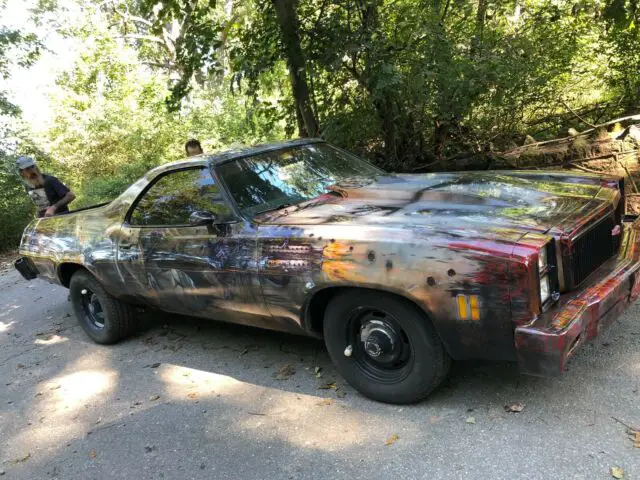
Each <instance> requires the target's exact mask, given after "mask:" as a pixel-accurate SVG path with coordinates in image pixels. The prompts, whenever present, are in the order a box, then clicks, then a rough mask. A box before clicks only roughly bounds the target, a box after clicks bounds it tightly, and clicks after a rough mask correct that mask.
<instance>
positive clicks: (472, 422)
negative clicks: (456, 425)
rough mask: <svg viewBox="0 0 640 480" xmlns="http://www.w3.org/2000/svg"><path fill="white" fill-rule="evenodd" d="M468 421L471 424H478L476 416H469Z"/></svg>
mask: <svg viewBox="0 0 640 480" xmlns="http://www.w3.org/2000/svg"><path fill="white" fill-rule="evenodd" d="M467 423H470V424H471V425H475V424H476V417H469V418H467Z"/></svg>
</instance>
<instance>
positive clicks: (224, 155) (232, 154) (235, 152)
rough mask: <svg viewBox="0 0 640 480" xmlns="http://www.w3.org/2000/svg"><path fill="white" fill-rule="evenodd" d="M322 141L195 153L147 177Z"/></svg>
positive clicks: (313, 140)
mask: <svg viewBox="0 0 640 480" xmlns="http://www.w3.org/2000/svg"><path fill="white" fill-rule="evenodd" d="M323 142H324V140H322V139H319V138H301V139H298V140H289V141H285V142H276V143H269V144H265V145H258V146H255V147H241V148H235V149H230V150H225V151H223V152H220V153H214V154H206V153H204V154H202V155H197V156H194V157H190V158H186V159H183V160H178V161H175V162H170V163H165V164H163V165H160V166H159V167H156V168H154V169H153V170H151V171H149V173H147V178H153V177H156V176H158V175H160V174H162V173H165V172H168V171H171V170H179V169H182V168H193V167H206V166H213V165H220V164H222V163H226V162H229V161H231V160H235V159H238V158H245V157H251V156H253V155H259V154H261V153H265V152H273V151H277V150H283V149H286V148H291V147H298V146H302V145H310V144H313V143H323Z"/></svg>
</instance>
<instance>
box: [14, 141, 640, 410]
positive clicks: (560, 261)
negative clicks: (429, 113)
mask: <svg viewBox="0 0 640 480" xmlns="http://www.w3.org/2000/svg"><path fill="white" fill-rule="evenodd" d="M624 211H625V210H624V185H623V180H622V179H621V178H616V177H599V176H594V175H575V174H574V173H568V172H541V171H495V172H490V171H482V172H462V173H439V174H420V175H394V174H388V173H385V172H384V171H382V170H380V169H378V168H376V167H374V166H372V165H371V164H369V163H367V162H366V161H364V160H362V159H360V158H357V157H356V156H354V155H352V154H350V153H348V152H345V151H343V150H341V149H338V148H336V147H334V146H331V145H329V144H327V143H325V142H322V141H320V140H298V141H293V142H286V143H280V144H277V145H270V146H263V147H257V148H252V149H245V150H234V151H229V152H225V153H222V154H216V155H202V156H200V157H193V158H192V159H189V160H184V161H180V162H175V163H171V164H167V165H163V166H161V167H158V168H156V169H154V170H152V171H150V172H149V173H148V174H147V175H146V176H144V178H142V179H140V180H138V181H137V182H135V183H134V184H133V185H132V186H131V187H129V188H128V189H127V190H126V191H125V192H124V193H123V194H122V195H120V196H119V197H118V198H116V199H115V200H113V201H112V202H110V203H108V204H106V205H102V206H98V207H95V208H90V209H87V210H83V211H77V212H72V213H69V214H65V215H59V216H56V217H52V218H42V219H36V220H34V221H33V222H32V223H31V224H30V225H29V226H28V227H27V228H26V230H25V232H24V236H23V238H22V243H21V246H20V252H21V254H22V258H21V259H20V260H18V261H17V263H16V267H17V268H18V269H19V270H20V271H21V272H22V273H23V275H24V276H25V277H26V278H35V277H36V276H38V277H41V278H44V279H47V280H49V281H52V282H55V283H58V284H61V285H64V286H65V287H68V288H69V290H70V298H71V301H72V304H73V308H74V311H75V314H76V316H77V318H78V320H79V322H80V325H82V327H83V329H84V330H85V331H86V333H87V334H88V335H89V336H90V337H91V338H92V339H93V340H95V341H96V342H98V343H113V342H116V341H118V340H121V339H122V338H124V337H125V336H126V335H127V334H128V333H129V332H131V331H132V329H133V328H134V326H135V324H136V311H137V310H139V307H147V308H155V309H161V310H165V311H168V312H175V313H177V314H183V315H189V316H198V317H206V318H210V319H215V320H223V321H229V322H234V323H240V324H247V325H253V326H258V327H264V328H269V329H276V330H283V331H288V332H296V333H304V334H308V335H312V336H315V337H320V338H324V341H325V343H326V346H327V350H328V352H329V355H330V356H331V359H332V360H333V362H334V363H335V365H336V367H337V369H338V371H339V372H340V373H341V374H342V375H343V376H344V378H345V379H346V380H347V381H348V382H349V383H351V384H352V385H353V386H354V387H355V388H356V389H357V390H359V391H360V392H361V393H363V394H364V395H367V396H369V397H371V398H373V399H376V400H380V401H384V402H392V403H405V402H413V401H417V400H420V399H422V398H424V397H426V396H427V395H428V394H429V393H430V392H432V391H433V389H434V388H436V387H437V386H438V384H439V383H440V382H441V381H442V380H443V378H444V377H445V376H446V374H447V371H448V369H449V365H450V362H451V360H452V359H490V360H498V361H516V362H517V363H518V364H519V368H520V370H521V371H522V372H523V373H528V374H534V375H549V374H558V373H560V372H562V371H563V370H564V369H565V365H566V363H567V360H568V359H569V358H570V357H571V356H572V355H573V353H574V352H575V351H576V350H577V349H578V348H579V347H580V346H581V345H582V344H584V343H585V342H587V341H588V340H590V339H592V338H593V337H595V336H596V335H597V334H598V333H599V331H600V329H601V328H602V327H604V326H605V325H607V324H608V323H609V322H611V321H613V320H614V319H615V318H616V317H617V316H619V315H620V313H621V312H622V311H623V310H624V309H625V308H627V307H628V306H629V304H630V303H631V302H632V301H633V300H635V298H636V297H637V296H638V293H639V292H640V282H639V281H638V275H639V273H638V269H639V268H640V259H639V256H640V253H639V252H640V250H639V247H640V237H639V235H638V230H639V228H640V223H639V222H637V221H634V220H633V219H630V218H628V217H625V215H624Z"/></svg>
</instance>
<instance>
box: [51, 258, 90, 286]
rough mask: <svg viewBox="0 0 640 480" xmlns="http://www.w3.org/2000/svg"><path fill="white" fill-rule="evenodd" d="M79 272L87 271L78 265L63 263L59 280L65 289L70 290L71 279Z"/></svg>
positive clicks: (59, 271) (59, 269) (59, 268)
mask: <svg viewBox="0 0 640 480" xmlns="http://www.w3.org/2000/svg"><path fill="white" fill-rule="evenodd" d="M78 270H86V268H84V267H83V266H82V265H79V264H77V263H62V264H60V266H59V267H58V278H60V283H61V284H62V285H64V286H65V287H67V288H69V283H71V277H73V274H74V273H76V272H77V271H78Z"/></svg>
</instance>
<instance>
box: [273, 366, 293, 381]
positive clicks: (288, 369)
mask: <svg viewBox="0 0 640 480" xmlns="http://www.w3.org/2000/svg"><path fill="white" fill-rule="evenodd" d="M294 373H296V370H295V368H293V367H292V366H291V365H283V366H281V367H280V368H279V369H278V371H277V372H276V374H275V376H276V380H286V379H288V378H289V377H290V376H291V375H293V374H294Z"/></svg>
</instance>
